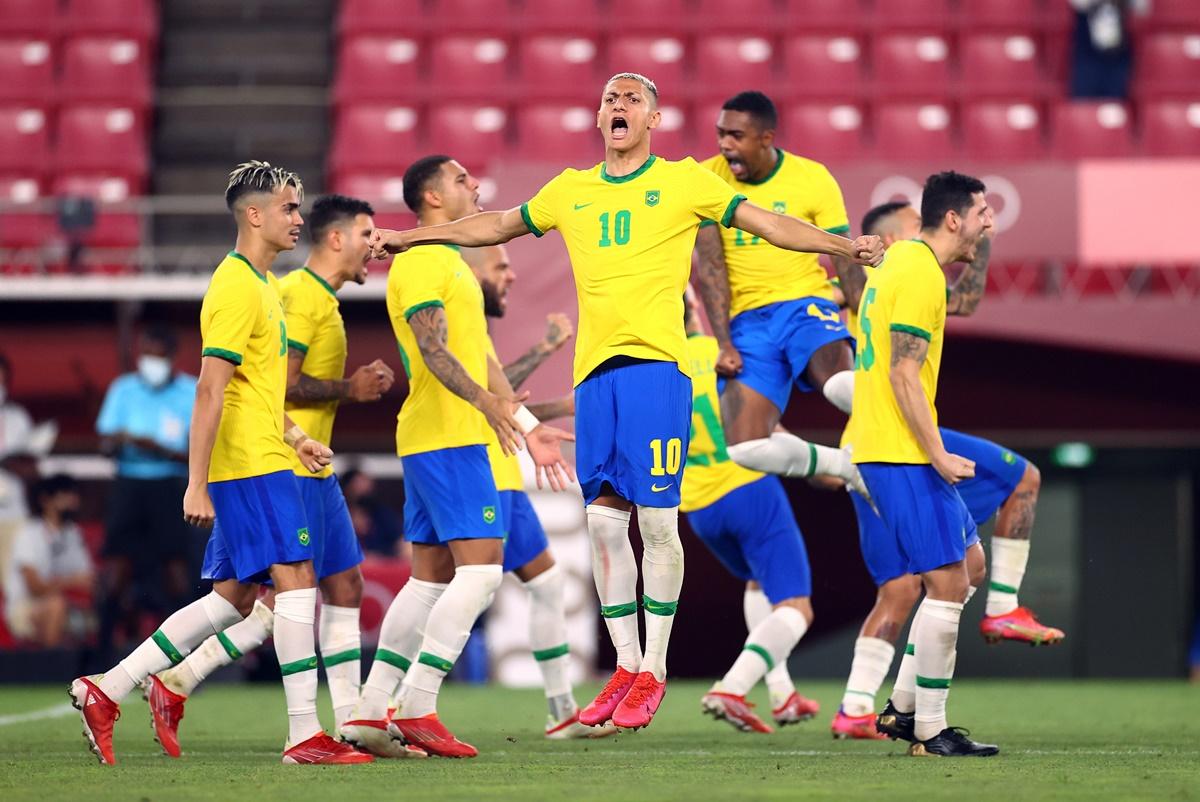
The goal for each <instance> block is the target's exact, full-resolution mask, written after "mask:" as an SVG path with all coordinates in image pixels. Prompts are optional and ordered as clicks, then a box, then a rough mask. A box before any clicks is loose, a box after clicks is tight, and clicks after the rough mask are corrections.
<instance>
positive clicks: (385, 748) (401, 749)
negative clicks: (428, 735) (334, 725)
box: [338, 719, 429, 760]
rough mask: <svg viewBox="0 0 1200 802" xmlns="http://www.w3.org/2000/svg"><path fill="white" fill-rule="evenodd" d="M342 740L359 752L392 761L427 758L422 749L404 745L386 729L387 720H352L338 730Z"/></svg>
mask: <svg viewBox="0 0 1200 802" xmlns="http://www.w3.org/2000/svg"><path fill="white" fill-rule="evenodd" d="M338 735H340V736H342V740H343V741H345V742H346V743H348V744H350V745H351V746H353V747H354V748H355V749H357V750H359V751H360V752H369V753H371V754H372V755H375V757H386V758H389V759H393V760H404V759H407V758H423V757H429V755H427V754H426V753H425V750H424V749H420V748H418V747H415V746H412V745H411V744H406V743H405V742H404V741H403V740H401V739H399V738H397V737H396V736H395V735H393V734H392V732H391V730H389V729H388V721H387V719H379V720H376V721H370V720H367V719H354V720H352V721H347V722H346V723H345V724H343V725H342V726H341V727H339V728H338Z"/></svg>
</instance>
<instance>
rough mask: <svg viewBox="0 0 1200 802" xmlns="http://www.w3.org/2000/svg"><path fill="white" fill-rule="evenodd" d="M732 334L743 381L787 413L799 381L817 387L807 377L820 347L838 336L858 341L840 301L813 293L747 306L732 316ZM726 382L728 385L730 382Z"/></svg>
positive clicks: (806, 388) (802, 386)
mask: <svg viewBox="0 0 1200 802" xmlns="http://www.w3.org/2000/svg"><path fill="white" fill-rule="evenodd" d="M729 335H730V339H731V340H732V342H733V347H734V348H736V349H737V351H738V353H739V354H741V355H742V372H741V373H739V374H738V376H737V380H738V381H739V382H741V383H742V384H745V385H746V386H747V387H750V388H751V389H753V390H755V391H756V392H758V393H760V394H762V395H764V396H766V398H767V399H768V400H770V402H771V403H772V404H774V405H775V406H776V407H777V408H778V409H779V411H780V412H781V413H782V412H783V411H784V410H785V409H787V404H788V398H789V397H790V396H791V394H792V385H793V384H794V385H796V386H797V387H799V388H800V389H801V390H802V391H804V392H810V391H812V390H813V389H814V388H813V387H812V385H810V384H809V383H808V382H807V381H806V380H805V378H804V371H805V370H807V369H808V360H809V359H811V358H812V355H813V352H814V351H816V350H817V349H818V348H820V347H821V346H823V345H828V344H829V343H832V342H837V341H838V340H846V341H848V344H849V345H850V346H851V347H853V345H854V338H853V337H851V336H850V331H849V330H848V329H847V328H846V324H845V323H843V322H842V317H841V310H839V309H838V306H837V304H835V303H834V302H833V301H829V300H826V299H824V298H817V297H813V296H810V297H807V298H799V299H797V300H795V301H780V302H779V303H775V304H767V305H766V306H760V307H758V308H757V309H747V310H746V311H745V312H742V313H740V314H739V315H738V316H737V317H735V318H734V319H733V320H731V321H730V323H729ZM720 385H721V387H720V389H724V386H725V385H724V381H721V382H720Z"/></svg>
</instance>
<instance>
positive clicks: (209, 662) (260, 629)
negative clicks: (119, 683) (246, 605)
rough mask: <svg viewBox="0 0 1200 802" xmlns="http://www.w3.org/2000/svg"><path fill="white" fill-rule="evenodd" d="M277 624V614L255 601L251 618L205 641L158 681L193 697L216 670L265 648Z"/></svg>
mask: <svg viewBox="0 0 1200 802" xmlns="http://www.w3.org/2000/svg"><path fill="white" fill-rule="evenodd" d="M274 625H275V614H274V613H272V612H271V608H270V607H267V605H265V604H263V603H262V602H261V601H258V600H256V601H255V602H254V609H253V610H252V611H251V612H250V615H248V616H246V617H245V618H244V619H243V620H241V621H238V622H237V623H236V624H234V625H233V626H231V627H229V628H228V629H226V630H225V631H224V632H218V633H217V634H216V635H215V636H214V637H211V638H208V639H207V640H205V641H204V643H202V644H200V646H199V648H197V649H196V650H195V651H194V652H192V653H191V654H189V655H188V656H187V658H186V659H184V661H183V662H182V663H180V664H179V665H177V666H175V667H174V668H172V669H169V670H167V671H162V672H160V673H159V675H158V678H159V679H160V680H162V682H163V684H164V685H166V686H167V687H168V688H169V689H170V690H172V691H174V692H175V693H179V694H182V695H184V696H191V694H192V691H194V690H196V686H197V685H199V684H200V683H201V682H203V681H204V680H205V679H207V678H208V677H210V676H211V675H212V673H213V672H214V671H216V670H217V669H219V668H221V667H223V666H227V665H229V664H230V663H232V662H233V661H235V660H239V659H241V658H242V656H243V655H246V654H249V653H250V652H252V651H254V650H255V649H257V648H258V647H259V646H262V644H263V641H265V640H266V639H267V638H269V637H270V636H271V631H272V629H273V628H274Z"/></svg>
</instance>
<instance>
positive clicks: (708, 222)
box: [700, 220, 717, 228]
mask: <svg viewBox="0 0 1200 802" xmlns="http://www.w3.org/2000/svg"><path fill="white" fill-rule="evenodd" d="M716 224H717V221H716V220H701V221H700V227H701V228H704V227H705V226H715V225H716Z"/></svg>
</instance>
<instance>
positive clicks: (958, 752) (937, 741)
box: [908, 727, 1000, 757]
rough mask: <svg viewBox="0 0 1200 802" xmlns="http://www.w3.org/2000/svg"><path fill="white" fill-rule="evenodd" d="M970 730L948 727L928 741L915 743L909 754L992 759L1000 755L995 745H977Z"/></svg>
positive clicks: (998, 748)
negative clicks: (971, 737) (969, 736)
mask: <svg viewBox="0 0 1200 802" xmlns="http://www.w3.org/2000/svg"><path fill="white" fill-rule="evenodd" d="M970 734H971V732H970V730H967V729H964V728H963V727H947V728H946V729H944V730H942V731H941V732H939V733H938V734H937V735H935V736H933V737H932V738H930V739H929V740H928V741H913V745H912V746H910V747H909V748H908V754H909V755H911V756H913V757H992V756H993V755H998V754H1000V747H998V746H996V745H995V744H980V743H975V742H974V741H972V740H971V739H970V738H968V737H967V736H968V735H970Z"/></svg>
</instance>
